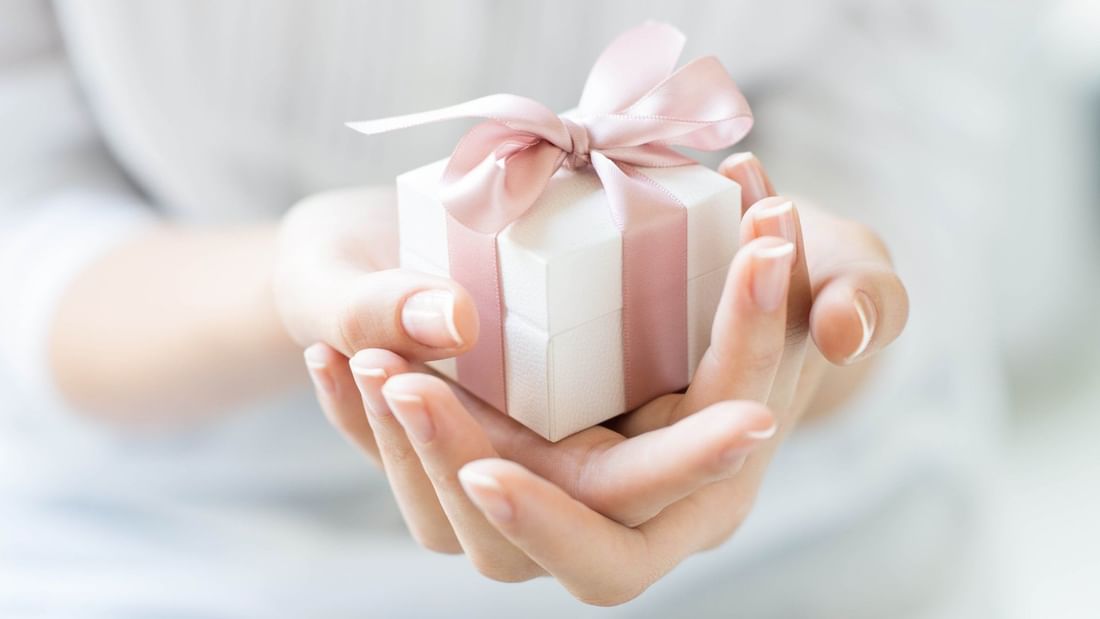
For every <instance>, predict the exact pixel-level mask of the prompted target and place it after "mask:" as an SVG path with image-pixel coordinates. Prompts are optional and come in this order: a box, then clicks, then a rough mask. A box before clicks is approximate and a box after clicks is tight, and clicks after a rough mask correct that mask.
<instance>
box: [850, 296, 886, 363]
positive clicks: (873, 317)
mask: <svg viewBox="0 0 1100 619" xmlns="http://www.w3.org/2000/svg"><path fill="white" fill-rule="evenodd" d="M852 301H853V304H854V305H855V307H856V316H858V317H859V326H860V328H861V329H862V330H863V334H862V336H861V337H860V340H859V346H857V347H856V350H855V352H853V353H852V354H850V355H848V358H847V359H845V361H846V362H847V363H852V362H853V361H856V360H857V359H859V357H860V356H862V355H863V353H865V352H867V347H868V346H870V345H871V338H872V337H873V336H874V335H875V323H877V322H878V312H876V311H875V304H874V302H872V301H871V297H870V296H868V295H867V293H866V292H863V291H862V290H857V291H856V293H855V295H854V297H853V299H852Z"/></svg>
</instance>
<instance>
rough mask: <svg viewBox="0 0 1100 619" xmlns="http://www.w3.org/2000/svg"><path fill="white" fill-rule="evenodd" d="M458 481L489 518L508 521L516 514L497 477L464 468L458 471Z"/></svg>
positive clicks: (496, 520)
mask: <svg viewBox="0 0 1100 619" xmlns="http://www.w3.org/2000/svg"><path fill="white" fill-rule="evenodd" d="M458 481H459V482H461V483H462V487H463V489H465V490H466V495H467V496H469V497H470V500H471V501H473V502H474V504H475V505H477V506H478V509H480V510H481V511H483V512H485V515H486V516H488V517H489V520H493V521H495V522H508V521H509V520H511V519H512V517H513V516H514V515H515V509H513V508H512V503H511V501H509V500H508V497H506V496H504V489H503V488H501V487H500V482H498V481H497V480H496V479H495V478H493V477H490V476H488V475H485V474H483V473H479V472H477V471H471V470H470V469H467V468H464V469H461V470H459V471H458Z"/></svg>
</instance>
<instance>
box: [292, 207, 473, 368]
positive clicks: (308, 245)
mask: <svg viewBox="0 0 1100 619" xmlns="http://www.w3.org/2000/svg"><path fill="white" fill-rule="evenodd" d="M396 204H397V201H396V196H395V195H394V193H393V191H392V190H391V189H388V188H383V187H367V188H357V189H345V190H338V191H330V192H325V193H320V194H316V195H314V196H310V197H308V198H306V199H304V200H302V201H301V202H299V203H298V204H296V205H295V206H294V207H293V208H292V209H291V210H290V211H289V212H288V213H287V214H286V216H285V217H284V219H283V222H282V225H281V228H280V232H279V242H278V255H277V258H276V266H275V276H274V286H273V288H274V291H275V302H276V306H277V308H278V311H279V315H280V318H281V319H282V321H283V325H284V326H285V328H286V330H287V333H288V334H289V335H290V337H291V338H292V339H294V341H295V342H297V343H298V344H300V345H301V346H303V347H305V346H308V345H310V344H313V343H316V342H324V343H325V344H328V345H329V346H331V347H332V348H334V349H336V350H337V351H339V352H340V353H342V354H343V355H345V356H347V357H350V356H351V355H353V354H355V352H356V351H358V350H362V349H365V348H385V349H388V350H393V351H395V352H399V353H400V354H401V355H402V356H404V357H406V358H408V359H413V360H417V361H427V360H431V359H442V358H445V357H453V356H455V355H458V354H460V353H462V352H464V351H466V350H467V349H468V348H469V347H470V346H472V345H473V343H474V342H475V341H476V340H477V329H478V326H477V324H478V323H477V310H476V309H475V307H474V303H473V300H472V299H471V298H470V295H469V294H468V293H467V292H466V291H465V290H463V289H462V287H461V286H459V285H458V284H456V283H455V282H454V281H452V280H450V279H447V278H443V277H435V276H432V275H426V274H424V273H419V272H415V271H404V270H401V269H398V268H396V267H397V262H398V260H397V212H396Z"/></svg>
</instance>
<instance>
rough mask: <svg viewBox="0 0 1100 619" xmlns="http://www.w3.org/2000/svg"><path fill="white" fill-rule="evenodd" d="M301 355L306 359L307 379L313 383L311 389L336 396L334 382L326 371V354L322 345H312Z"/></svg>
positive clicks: (327, 361) (327, 360)
mask: <svg viewBox="0 0 1100 619" xmlns="http://www.w3.org/2000/svg"><path fill="white" fill-rule="evenodd" d="M302 355H303V356H304V357H305V359H306V369H307V370H309V379H310V380H311V381H313V388H314V389H316V390H318V391H321V392H323V393H325V394H326V395H329V396H333V395H335V394H336V381H334V380H332V375H331V374H329V371H328V363H329V359H328V354H327V353H326V352H325V348H324V345H322V344H314V345H313V346H310V347H309V348H306V349H305V351H304V352H303V353H302Z"/></svg>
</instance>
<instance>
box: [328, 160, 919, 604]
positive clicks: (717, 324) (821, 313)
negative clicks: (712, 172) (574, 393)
mask: <svg viewBox="0 0 1100 619" xmlns="http://www.w3.org/2000/svg"><path fill="white" fill-rule="evenodd" d="M745 165H756V166H759V162H756V161H755V159H751V160H745V159H744V158H743V157H742V158H740V159H734V160H733V161H732V162H729V163H728V165H724V166H723V168H722V171H723V172H724V173H726V174H727V175H729V176H731V177H734V178H737V177H738V176H741V175H743V174H744V173H745V170H744V169H743V167H741V166H745ZM760 173H761V174H762V173H763V170H762V168H761V169H760ZM742 184H743V185H744V187H746V188H747V190H746V192H745V196H744V198H745V205H748V208H747V209H746V210H745V213H744V218H743V222H742V226H741V242H742V248H741V250H740V251H739V252H738V254H737V256H736V257H735V258H734V260H733V263H732V264H731V269H730V273H729V276H728V279H727V281H726V284H725V289H724V292H723V296H722V300H721V302H720V304H719V308H718V311H717V316H716V318H715V321H714V325H713V328H712V336H711V345H710V348H709V349H708V351H707V353H706V355H705V357H704V359H703V361H702V363H701V364H700V366H699V369H698V371H697V373H696V375H695V376H694V377H693V380H692V383H691V385H690V386H689V387H688V388H687V390H686V392H685V393H683V394H673V395H668V396H663V397H661V398H658V399H656V400H654V401H653V402H650V403H649V404H646V405H645V406H643V407H641V408H639V409H638V410H636V411H633V412H631V413H628V414H626V415H623V416H620V417H619V418H616V419H615V420H613V421H612V422H611V423H609V424H605V425H602V426H597V427H594V428H590V429H588V430H585V431H583V432H580V433H578V434H575V435H573V436H571V437H568V438H566V439H565V440H563V441H561V442H558V443H549V442H547V441H545V440H543V439H542V438H541V437H539V436H537V435H536V434H534V433H533V432H531V431H529V430H527V429H526V428H524V427H523V426H521V425H519V424H518V423H516V422H514V421H512V420H511V419H508V418H507V417H504V416H502V415H500V414H499V413H496V412H494V411H492V410H490V409H489V408H488V407H486V406H485V405H484V404H482V403H481V402H479V401H478V400H477V399H476V398H473V397H472V396H470V395H468V394H466V393H465V392H464V391H463V390H462V389H461V388H460V387H457V386H453V385H448V384H447V383H446V382H445V381H443V380H441V379H440V378H438V377H436V376H434V375H431V374H430V373H427V372H426V371H425V369H424V368H423V367H422V366H420V365H418V364H416V363H414V362H411V361H410V360H409V359H407V358H405V357H403V356H401V355H399V354H397V353H395V352H392V351H387V350H382V349H368V350H363V351H360V352H358V353H356V354H355V355H354V356H353V357H352V358H351V359H350V361H349V360H348V359H347V358H346V357H344V356H343V355H341V354H340V353H339V352H338V351H336V350H334V349H333V348H331V347H329V346H327V345H325V344H316V345H314V346H312V347H310V349H308V350H307V352H306V357H307V363H308V366H309V368H310V372H311V376H313V377H314V381H315V385H316V386H317V391H318V397H319V399H320V401H321V403H322V408H323V409H324V410H325V412H326V414H327V415H328V416H329V418H330V419H331V420H332V422H333V423H334V424H335V425H336V426H337V427H338V428H340V429H341V431H342V432H343V433H344V434H345V435H346V436H347V437H348V438H349V440H351V441H352V442H354V443H355V444H356V445H358V446H359V447H360V448H361V449H362V450H363V451H364V452H365V453H367V454H368V455H369V456H370V457H371V458H372V459H373V460H374V461H376V462H378V463H379V464H381V466H382V467H383V469H384V470H385V472H386V475H387V477H388V478H389V481H390V484H391V487H392V488H393V492H394V496H395V497H396V499H397V502H398V505H399V506H400V508H401V511H402V513H403V515H404V517H405V520H406V523H407V524H408V527H409V530H410V532H411V533H412V535H413V537H414V538H416V539H417V540H418V541H419V542H420V543H421V544H422V545H423V546H424V547H425V548H428V549H431V550H435V551H439V552H448V553H453V552H464V553H466V554H467V555H468V556H469V559H470V561H471V562H472V564H473V565H474V566H475V567H476V568H477V569H478V570H479V571H480V572H481V573H483V574H484V575H486V576H488V577H490V578H493V579H496V580H500V581H507V582H513V581H522V580H527V579H530V578H534V577H537V576H543V575H549V576H552V577H554V578H555V579H557V580H558V581H559V582H560V583H561V584H562V585H563V586H564V587H565V588H566V589H568V590H569V591H570V592H571V593H572V594H573V595H575V596H576V597H577V598H578V599H580V600H582V601H584V602H587V603H590V604H597V605H614V604H620V603H623V602H626V601H628V600H630V599H633V598H634V597H636V596H637V595H639V594H640V593H641V592H643V591H644V590H645V589H646V588H647V587H649V586H650V585H651V584H652V583H653V582H655V581H656V580H657V579H659V578H660V577H661V576H663V575H664V574H665V573H667V572H668V571H669V570H671V569H672V568H673V567H675V566H676V565H677V564H678V563H679V562H680V561H682V560H683V559H685V558H686V557H688V556H690V555H692V554H694V553H697V552H700V551H703V550H706V549H709V548H712V547H714V546H717V545H718V544H721V543H722V542H723V541H725V540H726V539H728V538H729V537H730V536H731V535H732V534H733V533H734V532H735V531H736V530H737V528H738V527H739V526H740V524H741V523H742V522H743V521H744V518H745V517H746V516H747V515H748V513H749V511H750V509H751V506H752V504H753V500H754V498H755V496H756V494H757V492H758V490H759V488H760V485H761V483H762V481H763V478H764V474H765V472H766V469H767V466H768V463H769V462H770V461H771V458H772V457H773V456H774V454H775V451H776V449H777V448H778V446H779V445H780V444H781V442H782V440H783V438H784V437H785V436H787V435H788V434H789V433H790V432H791V431H792V430H793V429H794V428H795V427H796V426H797V424H798V423H799V422H800V420H802V419H803V418H805V417H806V415H807V413H808V411H810V410H811V409H813V408H814V407H815V406H816V410H817V411H818V413H817V414H823V413H822V412H820V411H823V410H826V409H827V408H831V407H834V406H835V405H837V404H839V403H841V402H842V401H843V399H844V398H845V397H846V396H847V395H848V394H850V393H851V392H852V390H854V389H855V388H856V387H858V385H859V383H861V382H862V381H863V380H865V379H866V377H867V369H868V368H869V366H870V364H869V363H867V362H866V361H865V360H866V359H867V358H868V357H869V356H870V355H873V354H874V353H875V352H877V351H878V350H880V349H881V348H883V347H884V346H886V345H887V344H889V343H890V342H891V341H893V340H894V339H895V338H896V337H897V336H898V335H899V334H900V332H901V330H902V328H903V327H904V324H905V320H906V317H907V313H908V300H907V297H906V294H905V289H904V287H903V286H902V285H901V282H900V280H899V279H898V277H897V276H896V275H895V274H894V273H893V270H892V267H891V266H890V261H889V257H888V255H887V254H886V251H885V247H884V246H883V244H882V243H881V241H879V240H878V239H877V237H875V236H874V235H873V234H872V233H871V232H870V231H869V230H867V229H866V228H864V227H862V226H859V225H858V224H854V223H851V222H845V221H841V220H838V219H836V218H833V217H830V216H828V215H825V214H822V213H814V214H812V215H810V216H809V217H808V218H807V219H808V220H809V221H811V222H812V223H811V224H808V225H807V226H806V229H807V230H810V229H813V230H815V231H816V232H817V233H819V234H820V236H818V237H817V238H816V240H807V238H804V237H803V234H802V229H803V228H802V225H801V222H800V217H799V212H798V210H797V209H794V208H792V207H791V206H790V205H789V201H787V200H784V199H782V198H777V197H771V196H768V195H767V193H768V192H769V191H770V183H766V182H765V183H760V184H758V185H759V188H756V190H755V191H754V187H753V184H752V183H747V182H744V183H742ZM777 213H779V214H780V215H777ZM783 213H786V217H787V219H785V220H784V217H783V216H782V214H783ZM806 236H807V237H810V238H813V235H809V234H808V235H806ZM783 237H787V238H783ZM788 240H789V241H791V242H793V244H794V251H793V252H791V256H790V260H789V261H788V262H787V263H786V264H785V265H784V269H785V270H784V273H783V275H784V278H783V281H782V285H781V286H780V288H781V290H780V296H781V301H782V302H781V303H779V304H777V305H775V306H773V307H769V306H767V304H762V303H760V302H758V301H759V299H757V294H756V288H755V286H754V283H755V280H756V279H757V278H758V277H764V276H765V274H766V271H767V269H768V268H771V267H770V266H769V263H768V262H767V261H766V260H761V259H760V257H761V256H766V255H773V254H775V253H776V250H779V249H781V248H782V247H783V246H784V245H785V244H786V242H787V241H788ZM811 257H812V259H808V258H811ZM857 295H865V298H866V299H868V300H869V301H870V303H872V304H873V306H872V307H871V308H870V310H869V311H870V312H873V314H871V315H873V318H872V319H871V323H870V324H869V325H868V326H869V327H871V330H870V333H866V329H865V326H864V324H865V323H866V322H867V320H868V319H867V313H868V310H867V309H866V308H864V314H865V315H864V318H863V319H862V320H861V318H860V315H859V314H860V311H859V310H858V309H857V308H856V305H855V299H856V298H857ZM865 334H866V335H868V336H869V339H867V338H865ZM808 336H812V341H813V345H809V340H808ZM853 355H854V356H853ZM838 364H839V365H838ZM825 384H828V385H829V387H828V388H827V389H825V388H823V387H822V385H825ZM765 403H766V405H765ZM364 413H366V414H364ZM364 420H365V422H364Z"/></svg>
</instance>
